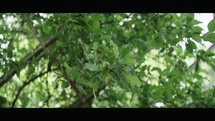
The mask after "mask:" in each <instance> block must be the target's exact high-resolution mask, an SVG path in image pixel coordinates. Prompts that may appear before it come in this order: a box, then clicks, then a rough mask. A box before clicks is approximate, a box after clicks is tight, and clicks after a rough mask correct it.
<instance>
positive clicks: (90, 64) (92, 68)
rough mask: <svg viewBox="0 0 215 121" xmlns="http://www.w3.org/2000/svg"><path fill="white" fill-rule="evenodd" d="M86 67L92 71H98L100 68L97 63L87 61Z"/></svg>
mask: <svg viewBox="0 0 215 121" xmlns="http://www.w3.org/2000/svg"><path fill="white" fill-rule="evenodd" d="M85 67H86V68H87V69H89V70H90V71H97V70H98V66H97V65H96V64H92V63H86V64H85Z"/></svg>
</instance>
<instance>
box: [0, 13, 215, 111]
mask: <svg viewBox="0 0 215 121" xmlns="http://www.w3.org/2000/svg"><path fill="white" fill-rule="evenodd" d="M0 17H1V19H0V22H1V27H0V33H1V34H0V39H1V40H0V45H1V49H0V64H1V65H0V66H1V68H0V107H12V108H13V107H25V108H28V107H40V108H47V107H70V108H90V107H156V104H157V103H163V105H164V106H163V107H166V108H171V107H215V100H214V96H215V91H214V88H209V89H208V90H203V89H202V84H203V81H205V80H208V78H207V77H205V76H204V74H206V75H207V74H208V73H209V72H208V71H207V70H206V69H205V68H203V67H201V66H200V63H202V62H205V63H207V64H208V65H209V66H210V67H211V68H212V69H213V71H214V70H215V58H214V52H213V51H212V49H213V46H214V45H212V46H211V48H209V50H202V49H198V47H197V44H202V42H204V41H209V42H211V43H214V41H215V20H212V21H211V22H210V23H209V24H208V29H209V32H207V33H205V34H202V33H201V31H202V30H203V29H202V28H201V27H199V26H198V24H199V23H201V22H200V21H197V20H195V19H194V14H192V13H189V14H188V13H183V14H176V13H168V14H166V13H142V14H141V13H54V14H53V13H46V14H45V13H2V14H1V15H0ZM180 43H185V49H183V45H181V44H180ZM187 58H188V59H189V58H194V59H195V60H196V61H195V62H194V63H193V64H192V65H188V64H187V63H186V59H187Z"/></svg>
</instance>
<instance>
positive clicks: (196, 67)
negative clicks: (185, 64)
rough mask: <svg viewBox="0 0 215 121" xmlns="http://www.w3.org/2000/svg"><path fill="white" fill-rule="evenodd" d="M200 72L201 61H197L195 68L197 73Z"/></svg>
mask: <svg viewBox="0 0 215 121" xmlns="http://www.w3.org/2000/svg"><path fill="white" fill-rule="evenodd" d="M198 71H199V60H197V62H196V66H195V72H198Z"/></svg>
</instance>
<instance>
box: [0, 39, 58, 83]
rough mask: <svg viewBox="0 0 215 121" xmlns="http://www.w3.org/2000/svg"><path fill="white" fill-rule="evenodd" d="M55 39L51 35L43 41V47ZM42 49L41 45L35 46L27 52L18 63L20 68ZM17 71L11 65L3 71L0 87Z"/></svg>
mask: <svg viewBox="0 0 215 121" xmlns="http://www.w3.org/2000/svg"><path fill="white" fill-rule="evenodd" d="M56 40H57V37H52V38H50V39H49V40H46V41H45V45H44V46H45V47H48V46H49V45H51V44H52V43H54V42H55V41H56ZM43 51H44V49H43V48H42V47H41V45H39V46H37V47H36V49H35V50H34V51H33V52H31V53H29V54H27V55H26V56H25V57H24V58H23V59H22V60H21V61H20V62H19V64H18V65H20V69H22V68H24V67H25V66H26V65H27V62H28V61H30V60H32V59H33V58H34V57H37V56H38V55H40V54H41V53H42V52H43ZM16 73H17V70H16V69H15V68H13V67H11V68H10V70H9V71H8V72H7V73H5V74H4V75H3V76H2V77H1V78H0V87H2V86H3V85H4V84H5V83H7V82H8V81H9V80H10V79H11V78H12V77H13V76H14V75H15V74H16Z"/></svg>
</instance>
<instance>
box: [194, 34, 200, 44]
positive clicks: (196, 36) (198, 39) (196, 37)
mask: <svg viewBox="0 0 215 121" xmlns="http://www.w3.org/2000/svg"><path fill="white" fill-rule="evenodd" d="M193 39H194V40H196V41H197V42H201V40H202V38H201V37H200V35H198V34H195V35H193Z"/></svg>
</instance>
